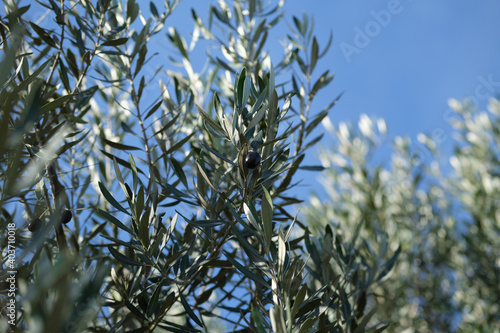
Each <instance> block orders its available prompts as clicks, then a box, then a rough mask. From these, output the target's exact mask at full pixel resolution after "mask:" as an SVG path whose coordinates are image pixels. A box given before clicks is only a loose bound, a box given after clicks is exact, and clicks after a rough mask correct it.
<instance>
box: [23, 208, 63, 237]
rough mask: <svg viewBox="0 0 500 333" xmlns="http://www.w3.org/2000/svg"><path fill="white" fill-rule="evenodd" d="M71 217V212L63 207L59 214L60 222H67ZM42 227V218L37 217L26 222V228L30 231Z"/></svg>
mask: <svg viewBox="0 0 500 333" xmlns="http://www.w3.org/2000/svg"><path fill="white" fill-rule="evenodd" d="M72 218H73V213H71V211H70V210H68V209H65V210H64V211H63V212H62V214H61V220H60V221H61V223H63V224H67V223H69V221H71V219H72ZM41 227H42V220H41V219H39V218H36V219H34V220H33V221H31V222H30V223H29V224H28V230H29V231H31V232H36V231H37V230H39V229H40V228H41Z"/></svg>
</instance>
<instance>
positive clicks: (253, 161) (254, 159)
mask: <svg viewBox="0 0 500 333" xmlns="http://www.w3.org/2000/svg"><path fill="white" fill-rule="evenodd" d="M259 164H260V154H259V153H258V152H256V151H252V152H250V153H248V155H247V157H245V165H246V166H247V168H249V169H255V168H256V167H258V166H259Z"/></svg>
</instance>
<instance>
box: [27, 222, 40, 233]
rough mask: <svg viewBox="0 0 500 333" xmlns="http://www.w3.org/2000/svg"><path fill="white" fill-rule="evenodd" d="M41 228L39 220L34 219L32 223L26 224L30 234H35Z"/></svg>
mask: <svg viewBox="0 0 500 333" xmlns="http://www.w3.org/2000/svg"><path fill="white" fill-rule="evenodd" d="M41 227H42V220H40V219H34V220H33V221H31V223H30V224H28V230H29V231H31V232H35V231H37V230H38V229H40V228H41Z"/></svg>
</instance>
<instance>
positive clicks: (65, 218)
mask: <svg viewBox="0 0 500 333" xmlns="http://www.w3.org/2000/svg"><path fill="white" fill-rule="evenodd" d="M72 217H73V213H71V211H70V210H67V209H66V210H64V212H62V214H61V223H64V224H66V223H68V222H69V221H71V218H72Z"/></svg>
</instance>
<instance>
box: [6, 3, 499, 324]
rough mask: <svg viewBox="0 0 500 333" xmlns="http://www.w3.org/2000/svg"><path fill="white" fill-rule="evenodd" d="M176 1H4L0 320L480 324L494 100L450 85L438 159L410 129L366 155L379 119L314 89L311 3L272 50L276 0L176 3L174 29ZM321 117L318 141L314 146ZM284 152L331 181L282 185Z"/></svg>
mask: <svg viewBox="0 0 500 333" xmlns="http://www.w3.org/2000/svg"><path fill="white" fill-rule="evenodd" d="M178 4H179V0H165V1H164V3H163V4H162V7H161V8H159V6H158V4H157V3H156V2H150V3H148V4H145V3H139V2H136V1H134V0H128V1H112V0H97V1H87V0H84V1H64V0H60V1H55V0H49V1H37V2H35V3H28V2H26V1H15V0H6V1H4V12H3V13H2V16H1V18H0V19H1V20H0V37H1V47H2V56H1V57H0V61H1V64H0V82H2V86H1V90H0V106H1V111H0V117H1V118H0V120H1V122H0V126H1V130H0V186H1V193H0V194H1V197H0V203H1V212H0V213H1V221H0V222H1V226H0V227H1V228H2V230H7V229H8V226H9V225H12V224H14V225H15V226H16V228H15V229H16V232H15V242H14V245H15V246H16V256H15V263H12V262H11V261H9V256H8V254H9V244H10V245H12V243H9V238H8V235H7V233H5V234H4V233H2V234H1V239H0V244H1V246H2V263H3V266H2V273H1V280H2V285H1V288H2V294H1V295H2V297H1V298H0V302H1V303H2V304H1V305H2V319H0V327H1V330H2V331H6V330H12V331H14V332H16V331H18V332H23V331H29V332H83V331H85V332H87V331H88V332H153V331H154V332H162V331H165V332H213V331H227V332H231V331H235V332H271V331H272V332H300V333H302V332H380V331H383V330H386V329H388V330H392V331H402V330H407V331H416V332H417V331H434V332H435V331H443V332H447V331H457V330H462V331H471V330H476V331H494V329H496V328H495V327H496V326H498V322H499V317H498V312H499V309H498V304H499V302H498V297H499V296H498V295H499V294H500V293H499V292H498V291H499V290H498V280H499V276H498V275H499V271H498V270H499V268H498V266H499V264H498V249H499V246H498V245H499V244H498V242H499V241H498V239H499V238H498V232H499V230H498V227H499V222H498V221H499V217H500V216H499V215H500V214H499V213H498V208H497V207H498V199H499V188H500V187H499V173H498V170H499V168H498V163H499V162H498V160H499V152H498V143H499V138H500V134H499V133H498V121H499V120H498V119H499V118H498V116H499V113H500V111H499V105H500V104H499V102H498V101H496V100H492V102H491V106H490V109H489V112H481V113H480V112H478V111H475V110H474V107H473V106H471V105H468V104H467V103H464V104H460V103H458V102H456V101H454V102H453V103H452V104H453V107H454V109H455V110H456V118H453V125H454V126H455V128H456V132H457V134H458V135H459V141H458V142H457V150H456V152H455V153H454V155H453V156H452V157H451V159H450V163H451V165H452V166H453V168H454V169H453V172H449V173H448V172H447V173H444V172H442V171H441V166H440V165H438V164H437V163H436V162H435V159H436V156H438V154H439V152H438V151H437V147H436V144H435V143H434V142H433V141H432V140H431V139H429V138H428V137H426V136H424V135H422V136H419V138H418V140H419V141H421V142H422V145H421V146H420V147H419V148H418V149H417V148H415V147H413V146H412V144H411V141H410V139H408V138H397V139H396V140H394V153H393V156H392V157H391V163H390V165H388V164H387V163H381V164H380V165H377V164H376V163H375V162H374V161H372V155H373V152H374V151H376V149H377V147H379V146H380V145H381V144H382V141H383V136H384V134H385V132H386V128H385V123H384V122H383V120H378V119H371V118H368V117H365V116H363V117H362V118H361V119H360V122H359V126H358V127H355V126H354V125H348V124H339V125H338V126H333V125H332V124H331V123H330V122H329V120H328V112H329V111H330V110H331V109H332V108H333V106H334V105H335V103H336V102H337V100H338V97H335V98H332V99H331V102H330V103H329V104H328V105H324V106H317V105H316V104H313V101H314V98H315V96H316V95H317V94H319V93H322V91H324V93H327V94H328V95H331V93H328V92H327V91H326V90H324V89H325V87H327V86H328V85H329V83H330V82H331V81H332V79H333V74H331V73H330V71H326V72H323V73H318V72H317V71H315V69H316V64H317V62H318V61H321V58H322V57H323V56H324V55H325V54H326V52H327V51H328V48H329V46H330V44H331V39H330V40H329V41H326V42H324V43H320V42H319V41H318V40H317V39H316V37H315V35H314V20H313V19H312V18H310V17H308V16H307V15H303V16H302V17H297V16H293V17H292V18H291V19H290V22H289V29H290V32H289V34H288V35H286V36H278V37H279V38H280V39H281V43H282V46H283V56H282V58H281V59H271V56H270V54H269V53H268V51H269V46H268V44H269V40H270V38H269V36H270V35H271V34H272V33H273V31H274V30H273V29H274V28H275V27H276V25H277V24H278V23H279V22H280V21H281V20H283V19H284V17H285V16H284V15H285V9H286V6H285V2H284V1H279V2H278V1H276V2H265V1H259V0H246V1H233V2H225V1H222V0H221V1H218V2H217V3H216V4H214V5H213V6H211V7H210V9H209V13H208V15H206V14H200V13H197V12H196V9H193V10H192V12H191V14H192V17H191V18H192V21H193V31H192V33H191V34H189V35H186V36H183V35H181V34H180V33H179V32H178V30H177V29H176V28H175V27H173V26H169V24H168V22H169V17H171V15H175V8H176V7H177V6H178ZM32 11H36V12H37V13H43V15H40V16H38V17H39V19H38V20H31V19H28V17H32V16H29V13H31V12H32ZM158 41H159V42H160V43H169V45H170V47H171V50H172V52H171V53H169V54H167V55H163V54H157V53H154V52H153V51H152V50H154V48H153V47H151V43H153V42H158ZM199 53H201V54H204V55H205V58H206V63H205V64H203V66H202V68H201V70H199V69H198V68H199V67H200V64H198V63H196V64H195V63H193V61H194V60H193V59H195V58H196V59H199V56H196V57H195V55H196V54H199ZM320 124H323V125H324V127H325V128H326V129H327V130H328V132H330V134H332V136H333V137H334V145H333V146H331V147H328V148H326V147H325V148H324V150H323V153H322V154H321V161H322V164H323V165H311V164H309V163H307V161H308V160H309V161H310V160H311V158H307V157H308V156H309V155H308V152H309V150H310V148H311V147H313V146H315V145H316V144H317V143H318V142H319V141H320V140H321V139H322V137H323V134H321V133H320V131H318V128H319V127H320V126H319V125H320ZM424 146H425V147H426V148H425V149H427V150H428V151H429V153H427V150H426V152H425V153H422V149H423V148H422V147H424ZM249 152H257V153H258V154H259V155H260V156H261V163H260V164H259V165H258V166H257V167H255V168H253V165H250V164H248V163H246V162H245V159H246V156H247V155H248V154H249ZM426 157H427V158H426ZM324 169H326V170H324ZM298 170H304V171H309V172H313V171H321V170H324V172H323V173H322V176H323V177H324V182H323V183H324V184H325V186H326V189H327V192H328V194H329V198H328V199H326V200H325V199H324V198H317V197H313V198H312V199H311V202H310V203H302V202H301V201H300V200H298V199H296V198H295V197H294V191H297V190H296V186H297V184H298V183H300V178H298V173H297V172H298ZM298 204H301V205H302V206H301V207H302V208H301V210H302V211H303V214H300V215H296V213H295V210H296V207H297V205H298ZM68 211H69V212H71V215H72V218H71V220H70V221H69V223H67V222H68V221H67V219H65V217H67V216H68ZM35 223H37V224H40V226H41V227H40V229H38V230H34V229H35V228H34V227H33V225H35ZM28 228H30V229H31V230H33V231H28ZM11 264H14V266H15V271H16V272H17V273H16V287H17V290H16V298H15V299H16V316H15V320H14V321H15V325H12V324H11V323H9V317H7V316H4V314H5V315H6V314H7V312H6V311H7V308H6V304H7V302H9V301H10V298H9V297H8V296H7V295H8V293H7V290H8V288H9V285H8V283H6V282H5V281H6V278H7V277H8V276H9V273H8V271H9V270H12V266H9V265H11Z"/></svg>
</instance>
